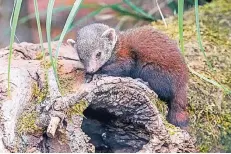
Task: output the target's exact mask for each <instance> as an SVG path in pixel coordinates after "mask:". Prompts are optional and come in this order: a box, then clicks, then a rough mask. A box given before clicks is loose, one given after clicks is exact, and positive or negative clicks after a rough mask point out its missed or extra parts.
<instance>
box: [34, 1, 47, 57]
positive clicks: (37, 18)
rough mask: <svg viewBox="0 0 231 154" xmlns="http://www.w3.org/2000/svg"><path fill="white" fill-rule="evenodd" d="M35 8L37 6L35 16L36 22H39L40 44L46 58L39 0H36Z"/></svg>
mask: <svg viewBox="0 0 231 154" xmlns="http://www.w3.org/2000/svg"><path fill="white" fill-rule="evenodd" d="M34 8H35V16H36V22H37V27H38V34H39V41H40V45H41V47H42V52H43V59H44V58H45V51H44V47H43V36H42V29H41V24H40V17H39V10H38V1H37V0H34Z"/></svg>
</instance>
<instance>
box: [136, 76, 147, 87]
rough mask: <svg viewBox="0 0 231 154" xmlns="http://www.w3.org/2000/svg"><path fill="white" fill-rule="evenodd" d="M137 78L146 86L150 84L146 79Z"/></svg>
mask: <svg viewBox="0 0 231 154" xmlns="http://www.w3.org/2000/svg"><path fill="white" fill-rule="evenodd" d="M136 80H137V81H138V82H141V83H143V84H145V85H146V86H149V84H148V82H145V81H144V80H142V79H141V78H136Z"/></svg>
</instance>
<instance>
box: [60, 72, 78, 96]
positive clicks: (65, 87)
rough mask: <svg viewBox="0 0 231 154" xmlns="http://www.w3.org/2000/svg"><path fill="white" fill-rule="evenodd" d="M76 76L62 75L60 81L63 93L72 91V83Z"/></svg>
mask: <svg viewBox="0 0 231 154" xmlns="http://www.w3.org/2000/svg"><path fill="white" fill-rule="evenodd" d="M74 78H76V77H75V76H65V77H60V78H59V82H60V91H61V93H62V95H65V94H67V93H70V92H72V90H73V89H72V86H70V85H72V84H73V79H74Z"/></svg>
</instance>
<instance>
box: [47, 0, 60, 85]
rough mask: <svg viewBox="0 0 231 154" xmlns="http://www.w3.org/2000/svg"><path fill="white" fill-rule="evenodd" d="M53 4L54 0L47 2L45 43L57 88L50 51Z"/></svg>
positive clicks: (54, 66) (55, 71)
mask: <svg viewBox="0 0 231 154" xmlns="http://www.w3.org/2000/svg"><path fill="white" fill-rule="evenodd" d="M54 3H55V0H49V2H48V6H47V18H46V31H47V43H48V51H49V55H50V61H51V65H52V68H53V71H54V74H55V78H56V82H57V84H58V86H59V80H58V74H57V69H56V65H55V63H54V60H53V56H52V49H51V19H52V11H53V8H54ZM59 87H60V86H59Z"/></svg>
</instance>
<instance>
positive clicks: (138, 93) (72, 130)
mask: <svg viewBox="0 0 231 154" xmlns="http://www.w3.org/2000/svg"><path fill="white" fill-rule="evenodd" d="M56 45H57V44H56V43H55V42H54V43H53V44H52V46H53V49H55V47H56ZM45 48H46V44H45ZM45 51H46V53H47V48H46V49H45ZM54 51H55V50H54ZM40 52H41V48H40V46H39V45H36V44H29V43H21V44H14V52H13V54H14V56H13V61H12V67H11V80H10V81H11V86H12V88H11V98H10V99H9V98H8V97H7V55H8V54H9V50H8V48H5V49H1V50H0V77H1V78H0V83H1V84H0V101H1V117H2V118H1V124H2V125H1V126H2V127H1V130H0V137H1V141H0V151H1V152H194V151H196V150H195V147H194V142H195V141H194V139H193V138H191V137H190V136H189V134H188V133H187V132H186V131H184V130H181V129H179V128H176V127H174V126H172V125H170V124H168V123H167V121H166V120H165V117H164V116H163V115H162V114H161V113H160V112H159V111H158V109H157V107H156V103H157V101H158V98H157V95H156V94H155V93H154V92H153V91H152V90H151V89H149V87H148V84H147V83H145V82H142V81H141V80H139V79H132V78H122V77H111V76H104V75H103V76H102V75H96V76H94V77H93V80H92V81H91V82H90V83H86V84H84V83H83V80H84V75H83V72H82V71H77V73H76V70H78V69H82V64H81V63H80V62H79V61H78V56H77V55H76V53H75V52H74V50H73V48H71V47H70V46H68V45H66V44H64V45H62V47H61V50H60V55H59V65H58V66H59V68H58V70H59V75H60V77H62V78H65V77H67V76H68V77H70V76H71V77H74V78H73V79H72V81H67V80H65V81H67V82H68V84H67V85H68V86H67V87H66V88H64V91H65V90H67V89H69V90H68V92H66V94H65V95H62V96H61V93H62V92H61V91H60V89H58V86H57V83H56V80H55V77H54V74H53V70H52V69H51V68H48V69H46V68H45V67H43V65H44V62H43V61H42V60H39V59H38V55H39V54H40ZM45 59H46V60H47V61H48V54H46V57H45ZM61 84H62V83H61ZM63 84H65V82H63ZM35 85H36V86H35ZM47 86H48V88H47V89H48V92H47V93H46V90H44V89H46V87H47ZM61 89H62V88H61ZM35 94H37V95H35ZM41 96H42V97H41ZM83 107H85V108H84V109H83ZM76 108H78V109H80V110H81V109H82V110H83V113H82V114H83V115H78V114H74V113H73V112H72V110H73V109H76ZM54 119H55V123H54V122H53V121H54ZM47 128H49V129H47ZM47 134H49V135H47ZM50 137H52V138H50Z"/></svg>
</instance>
